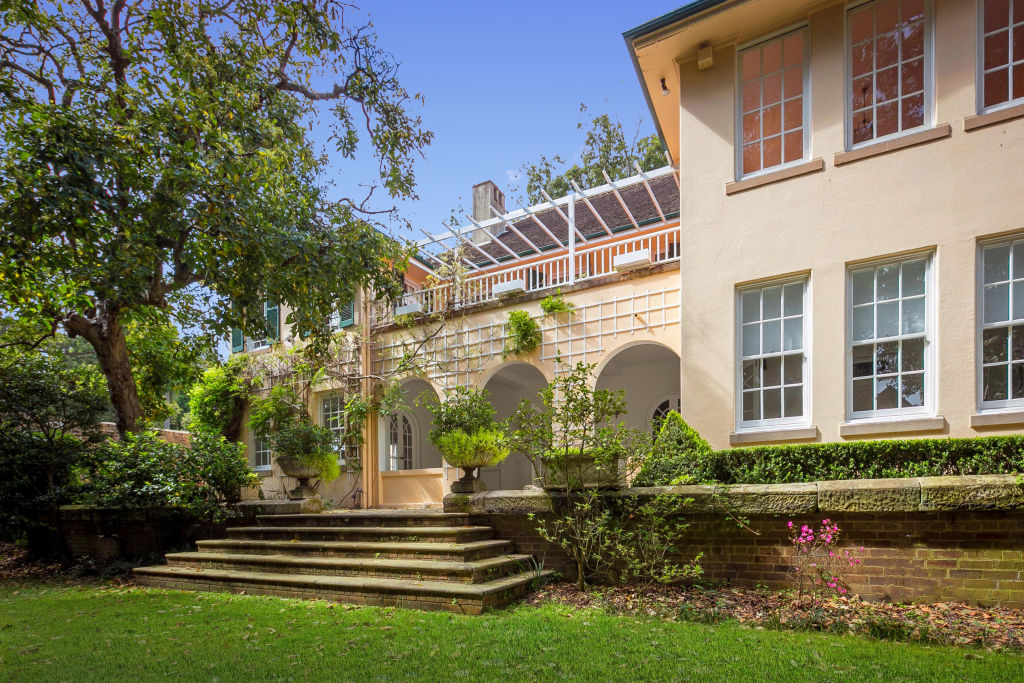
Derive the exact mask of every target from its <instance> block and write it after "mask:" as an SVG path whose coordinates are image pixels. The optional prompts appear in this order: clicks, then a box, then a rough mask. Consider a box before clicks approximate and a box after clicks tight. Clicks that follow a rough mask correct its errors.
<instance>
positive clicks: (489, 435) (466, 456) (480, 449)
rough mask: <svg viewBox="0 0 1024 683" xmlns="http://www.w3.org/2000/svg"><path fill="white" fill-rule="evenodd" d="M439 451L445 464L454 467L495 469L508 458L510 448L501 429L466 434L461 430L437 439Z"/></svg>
mask: <svg viewBox="0 0 1024 683" xmlns="http://www.w3.org/2000/svg"><path fill="white" fill-rule="evenodd" d="M437 449H438V450H439V451H441V455H443V456H444V459H445V462H447V463H448V464H449V465H451V466H452V467H461V468H463V469H469V468H472V467H493V466H494V465H497V464H498V463H500V462H501V461H502V460H504V459H505V458H507V457H508V453H509V448H508V444H507V443H506V439H505V432H503V431H502V430H501V429H497V428H494V429H477V430H476V431H473V432H468V433H467V432H464V431H462V430H461V429H456V430H454V431H451V432H448V433H447V434H442V435H440V436H439V437H438V438H437Z"/></svg>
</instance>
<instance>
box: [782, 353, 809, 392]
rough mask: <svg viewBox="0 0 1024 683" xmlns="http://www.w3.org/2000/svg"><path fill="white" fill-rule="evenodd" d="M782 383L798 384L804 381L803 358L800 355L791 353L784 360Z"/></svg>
mask: <svg viewBox="0 0 1024 683" xmlns="http://www.w3.org/2000/svg"><path fill="white" fill-rule="evenodd" d="M782 374H783V381H784V382H785V383H786V384H799V383H801V382H803V380H804V357H803V355H802V354H799V353H793V354H790V355H788V356H786V358H785V362H784V370H783V373H782Z"/></svg>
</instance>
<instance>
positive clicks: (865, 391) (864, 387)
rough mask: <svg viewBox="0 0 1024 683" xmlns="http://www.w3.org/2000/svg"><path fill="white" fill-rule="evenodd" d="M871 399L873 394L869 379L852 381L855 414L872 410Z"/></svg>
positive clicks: (872, 402)
mask: <svg viewBox="0 0 1024 683" xmlns="http://www.w3.org/2000/svg"><path fill="white" fill-rule="evenodd" d="M873 399H874V394H873V392H872V380H871V379H870V378H869V379H855V380H853V410H854V411H855V412H858V413H859V412H861V411H864V410H872V409H873V408H874V400H873Z"/></svg>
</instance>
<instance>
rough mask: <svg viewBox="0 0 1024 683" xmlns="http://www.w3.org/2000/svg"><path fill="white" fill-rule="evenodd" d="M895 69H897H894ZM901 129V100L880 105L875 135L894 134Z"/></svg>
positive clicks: (876, 117) (876, 116)
mask: <svg viewBox="0 0 1024 683" xmlns="http://www.w3.org/2000/svg"><path fill="white" fill-rule="evenodd" d="M892 71H895V69H892ZM899 129H900V109H899V102H895V101H894V102H889V103H888V104H880V105H878V110H877V112H876V114H875V135H878V136H882V135H892V134H893V133H895V132H896V131H898V130H899Z"/></svg>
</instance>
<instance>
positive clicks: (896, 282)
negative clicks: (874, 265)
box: [878, 263, 900, 301]
mask: <svg viewBox="0 0 1024 683" xmlns="http://www.w3.org/2000/svg"><path fill="white" fill-rule="evenodd" d="M899 295H900V264H898V263H890V264H889V265H887V266H881V267H880V268H879V269H878V300H879V301H891V300H892V299H895V298H897V297H899Z"/></svg>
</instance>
